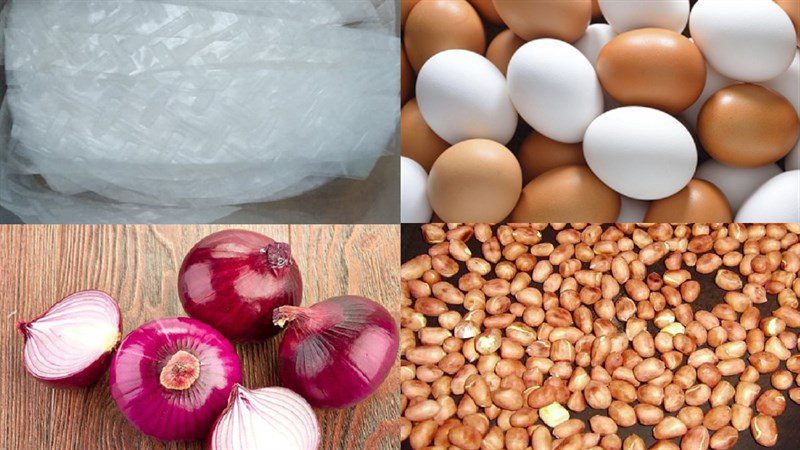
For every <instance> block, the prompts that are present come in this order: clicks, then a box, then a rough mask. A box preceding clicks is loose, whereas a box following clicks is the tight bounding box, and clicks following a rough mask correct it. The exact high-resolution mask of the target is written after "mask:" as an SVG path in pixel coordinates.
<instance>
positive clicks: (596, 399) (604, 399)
mask: <svg viewBox="0 0 800 450" xmlns="http://www.w3.org/2000/svg"><path fill="white" fill-rule="evenodd" d="M583 395H584V397H586V403H587V404H588V405H589V406H590V407H591V408H593V409H607V408H608V407H609V406H610V405H611V391H610V390H609V388H608V386H607V385H606V384H603V383H600V382H598V381H594V380H593V381H590V382H589V384H587V385H586V388H585V389H584V391H583ZM528 403H529V404H530V403H531V399H530V397H528ZM531 407H532V408H534V407H535V406H534V405H531Z"/></svg>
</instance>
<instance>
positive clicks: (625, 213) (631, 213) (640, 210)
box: [616, 195, 650, 223]
mask: <svg viewBox="0 0 800 450" xmlns="http://www.w3.org/2000/svg"><path fill="white" fill-rule="evenodd" d="M620 200H621V206H620V209H619V217H617V220H616V223H642V222H644V216H645V214H647V208H649V207H650V202H646V201H644V200H636V199H633V198H630V197H625V196H624V195H620Z"/></svg>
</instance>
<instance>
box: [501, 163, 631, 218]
mask: <svg viewBox="0 0 800 450" xmlns="http://www.w3.org/2000/svg"><path fill="white" fill-rule="evenodd" d="M619 209H620V197H619V194H617V193H616V192H614V191H613V190H611V189H610V188H609V187H608V186H606V185H605V184H603V183H602V182H601V181H600V180H599V179H598V178H597V177H596V176H595V175H594V174H593V173H592V171H591V170H589V168H588V167H586V166H564V167H558V168H555V169H553V170H550V171H547V172H545V173H544V174H542V175H540V176H539V177H537V178H535V179H534V180H533V181H531V182H530V183H528V184H527V185H526V186H525V188H524V189H523V190H522V196H521V197H520V199H519V203H518V204H517V206H516V208H514V211H513V212H512V213H511V218H510V220H511V222H597V223H601V222H613V221H614V220H615V219H616V218H617V216H618V215H619Z"/></svg>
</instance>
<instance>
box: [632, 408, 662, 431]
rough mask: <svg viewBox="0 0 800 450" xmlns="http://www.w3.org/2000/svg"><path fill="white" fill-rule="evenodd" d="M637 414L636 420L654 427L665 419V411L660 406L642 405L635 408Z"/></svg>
mask: <svg viewBox="0 0 800 450" xmlns="http://www.w3.org/2000/svg"><path fill="white" fill-rule="evenodd" d="M633 410H634V412H635V413H636V419H637V420H638V421H639V423H641V424H642V425H648V426H652V425H655V424H657V423H659V422H661V420H663V419H664V411H662V410H661V408H659V407H658V406H654V405H648V404H646V403H640V404H638V405H636V406H634V407H633Z"/></svg>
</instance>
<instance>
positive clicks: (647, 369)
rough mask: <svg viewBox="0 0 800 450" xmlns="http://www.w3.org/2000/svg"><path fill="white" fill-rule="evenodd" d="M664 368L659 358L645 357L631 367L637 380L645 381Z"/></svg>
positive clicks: (656, 375)
mask: <svg viewBox="0 0 800 450" xmlns="http://www.w3.org/2000/svg"><path fill="white" fill-rule="evenodd" d="M665 369H666V366H665V365H664V362H663V361H661V360H660V359H656V358H647V359H645V360H644V361H642V362H640V363H639V364H637V365H636V367H634V368H633V373H634V375H635V376H636V379H637V380H639V381H641V382H644V383H646V382H648V381H650V380H652V379H654V378H656V377H658V376H659V375H661V374H662V373H664V370H665Z"/></svg>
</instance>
